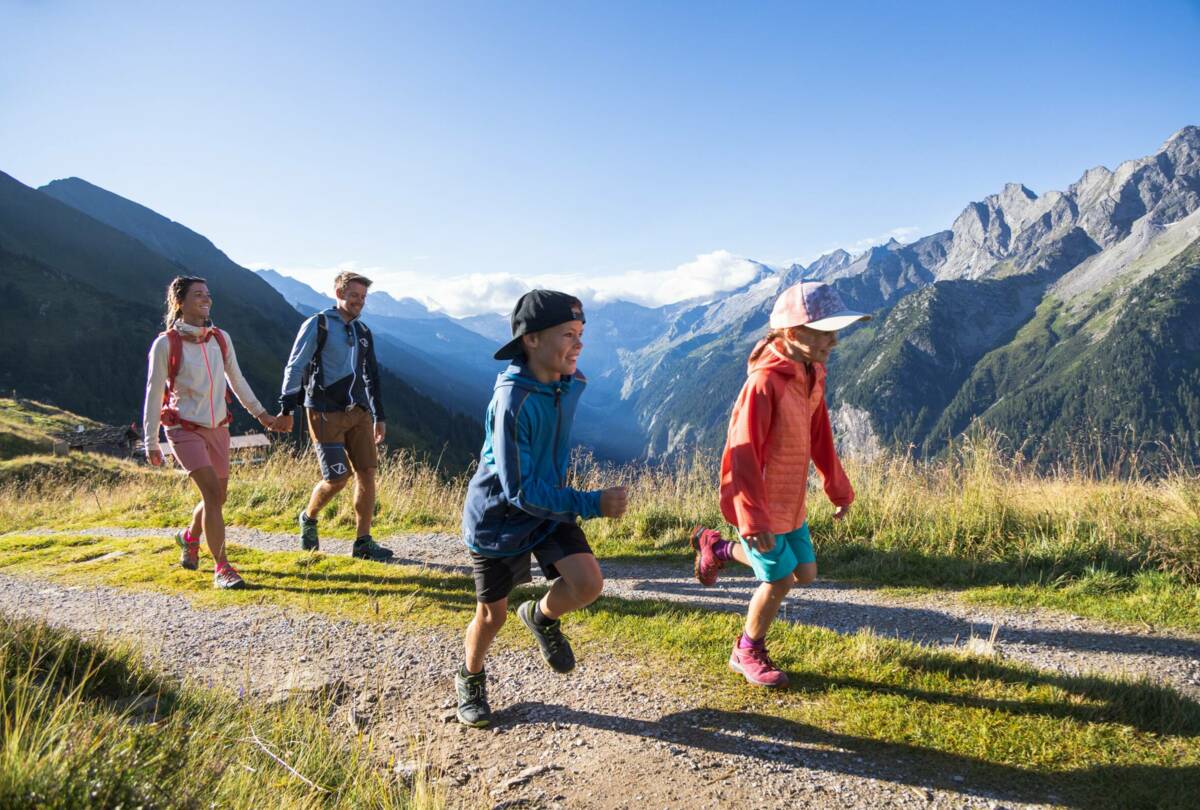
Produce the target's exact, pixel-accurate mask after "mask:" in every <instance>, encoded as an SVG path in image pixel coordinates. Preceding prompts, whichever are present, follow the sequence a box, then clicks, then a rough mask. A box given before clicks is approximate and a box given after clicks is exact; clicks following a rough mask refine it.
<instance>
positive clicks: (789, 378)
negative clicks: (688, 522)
mask: <svg viewBox="0 0 1200 810" xmlns="http://www.w3.org/2000/svg"><path fill="white" fill-rule="evenodd" d="M760 345H761V344H760ZM809 368H811V370H812V371H811V373H810V372H809V371H808V369H809ZM810 459H811V460H812V461H813V463H814V464H816V466H817V471H818V472H819V473H820V474H821V478H822V480H823V482H824V484H825V494H826V495H827V496H828V497H829V500H830V501H832V502H833V503H834V505H835V506H849V505H850V504H851V502H853V501H854V489H853V487H851V486H850V479H848V478H847V477H846V473H845V472H844V471H843V470H842V464H841V462H840V461H839V460H838V457H837V451H836V450H834V447H833V428H832V427H831V426H830V424H829V409H828V407H827V406H826V405H825V366H824V365H823V364H821V363H813V364H812V365H811V366H807V367H806V366H805V365H804V364H802V363H797V362H795V361H793V360H789V359H788V358H786V357H784V356H783V354H781V353H780V352H779V350H778V349H777V348H776V347H775V345H774V343H772V344H771V345H769V346H767V347H766V348H765V349H764V351H763V352H762V354H760V355H759V356H758V359H757V360H753V361H751V362H750V363H749V365H748V369H747V379H746V383H745V385H743V386H742V392H741V393H740V394H739V395H738V399H737V402H736V403H735V404H734V406H733V414H732V415H731V416H730V417H729V432H728V434H727V438H726V440H725V453H724V454H723V455H722V456H721V513H722V514H723V515H724V516H725V519H726V520H728V521H729V522H730V523H731V524H733V525H734V526H736V527H737V529H738V531H739V532H741V534H742V536H743V537H745V536H746V535H749V534H759V533H762V532H771V533H772V534H784V533H786V532H790V531H792V530H794V529H798V528H800V526H801V525H803V524H804V521H805V518H806V515H805V509H804V496H805V492H806V490H807V489H808V462H809V460H810Z"/></svg>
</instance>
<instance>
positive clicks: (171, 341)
mask: <svg viewBox="0 0 1200 810" xmlns="http://www.w3.org/2000/svg"><path fill="white" fill-rule="evenodd" d="M162 334H163V335H165V336H166V338H167V385H166V387H165V388H164V389H163V401H162V409H161V410H160V411H159V412H158V420H159V421H160V422H162V424H163V426H164V427H169V428H173V427H181V428H183V429H184V430H195V429H196V428H200V427H208V425H199V424H196V423H195V422H189V421H188V420H186V419H184V418H182V417H181V416H180V415H179V411H177V410H175V409H174V408H172V407H171V394H172V393H174V392H175V377H176V376H178V374H179V366H180V365H181V364H182V363H183V337H182V336H181V335H180V334H179V332H178V331H177V330H175V329H168V330H167V331H165V332H163V333H162ZM208 334H209V336H210V337H212V338H214V339H215V340H216V341H217V346H219V347H220V349H221V373H222V374H224V373H225V363H227V362H228V361H229V344H228V343H226V342H225V335H224V334H222V333H221V330H220V329H217V328H216V327H215V326H214V327H213V328H212V329H210V330H209V332H208ZM205 341H207V338H205ZM231 404H233V395H232V394H230V393H229V386H228V385H226V386H225V418H224V419H222V420H221V425H228V424H229V423H230V422H232V421H233V409H232V408H230V407H229V406H230V405H231Z"/></svg>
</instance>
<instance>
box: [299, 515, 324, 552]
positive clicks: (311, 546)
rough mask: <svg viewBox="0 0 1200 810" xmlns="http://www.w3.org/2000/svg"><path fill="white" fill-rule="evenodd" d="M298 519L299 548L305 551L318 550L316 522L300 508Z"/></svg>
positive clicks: (319, 546)
mask: <svg viewBox="0 0 1200 810" xmlns="http://www.w3.org/2000/svg"><path fill="white" fill-rule="evenodd" d="M297 519H298V520H299V521H300V548H302V549H304V550H305V551H318V550H319V549H320V548H321V538H319V537H317V522H316V521H315V520H310V519H309V517H308V515H306V514H304V510H303V509H301V510H300V515H299V517H298V518H297Z"/></svg>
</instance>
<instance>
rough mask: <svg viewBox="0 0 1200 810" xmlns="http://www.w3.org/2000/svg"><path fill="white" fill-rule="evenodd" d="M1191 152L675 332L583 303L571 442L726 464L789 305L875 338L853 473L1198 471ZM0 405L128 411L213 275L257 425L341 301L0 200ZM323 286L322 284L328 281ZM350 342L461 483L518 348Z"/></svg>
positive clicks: (858, 365) (717, 303)
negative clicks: (310, 319)
mask: <svg viewBox="0 0 1200 810" xmlns="http://www.w3.org/2000/svg"><path fill="white" fill-rule="evenodd" d="M1198 240H1200V128H1197V127H1194V126H1189V127H1185V128H1183V129H1182V130H1180V131H1179V132H1177V133H1175V134H1174V135H1172V136H1171V137H1170V138H1169V139H1168V140H1167V141H1166V142H1165V143H1164V144H1163V145H1162V147H1161V148H1160V149H1159V150H1158V151H1156V152H1155V153H1154V154H1152V155H1149V156H1147V157H1143V158H1139V159H1135V160H1129V161H1126V162H1124V163H1122V164H1121V165H1119V166H1118V167H1117V168H1116V169H1115V170H1109V169H1106V168H1104V167H1097V168H1093V169H1090V170H1088V171H1086V172H1084V173H1083V175H1082V176H1081V177H1080V179H1079V180H1078V181H1077V182H1076V183H1074V184H1072V185H1071V186H1069V187H1068V188H1067V189H1065V190H1063V191H1049V192H1046V193H1044V194H1042V195H1038V194H1036V193H1035V192H1034V191H1032V190H1030V189H1029V188H1028V187H1026V186H1024V185H1021V184H1017V183H1010V184H1008V185H1006V186H1005V187H1004V188H1003V189H1001V190H1000V191H999V192H998V193H996V194H993V195H990V196H988V197H985V198H984V199H983V200H981V201H978V202H972V203H969V204H968V205H967V206H966V207H965V208H964V209H963V211H962V213H961V214H960V215H959V216H958V217H957V218H956V219H955V220H954V222H953V223H951V225H950V227H949V228H948V229H946V230H942V231H938V232H935V233H932V234H930V235H928V236H925V237H922V238H920V239H917V240H915V241H913V242H911V243H907V244H902V243H900V242H898V241H896V240H891V241H889V242H888V243H887V244H884V245H879V246H877V247H873V248H870V249H869V250H866V251H864V252H863V253H861V254H860V255H857V256H853V255H851V254H849V253H848V252H846V251H844V250H836V251H833V252H831V253H828V254H826V255H824V256H821V257H820V258H818V259H817V260H815V261H813V262H812V263H810V264H808V265H807V266H804V265H801V264H793V265H791V266H789V267H772V266H770V265H768V264H765V263H754V268H755V272H754V274H753V276H752V278H751V279H750V280H749V281H748V282H747V283H745V284H743V285H742V286H740V287H738V288H736V289H732V290H728V291H724V292H721V293H717V294H714V295H711V296H707V297H705V298H702V299H693V300H687V301H682V302H678V303H674V304H670V305H668V306H663V307H647V306H642V305H639V304H634V303H630V302H625V301H608V302H599V303H598V302H589V303H588V305H587V307H586V311H587V317H588V324H587V329H586V335H585V340H584V342H585V345H586V348H585V352H584V356H583V359H582V361H581V368H582V369H583V370H584V371H585V373H586V374H587V375H588V377H589V379H590V381H591V385H590V387H589V391H588V394H587V396H586V397H585V398H584V399H583V401H582V403H581V409H580V412H579V415H578V418H577V421H576V429H575V436H576V438H577V439H578V440H580V441H581V442H583V443H584V444H586V445H589V446H590V447H591V448H592V449H593V450H594V451H595V452H596V453H597V455H599V456H600V457H602V458H607V459H612V460H618V461H628V460H657V459H664V458H671V457H673V456H675V455H678V454H680V453H687V452H690V451H692V450H693V449H700V450H702V451H706V452H710V453H711V452H714V451H716V450H719V448H720V447H721V444H722V443H723V440H724V433H725V425H726V422H727V419H728V415H729V409H730V407H731V405H732V402H733V399H734V398H735V397H736V395H737V392H738V389H739V388H740V386H741V383H742V381H743V380H744V377H745V360H746V356H747V354H748V353H749V350H750V348H751V347H752V346H753V344H754V343H755V341H756V340H758V339H759V337H761V335H762V334H763V333H764V332H765V329H766V324H767V318H768V314H769V312H770V308H771V305H772V303H773V302H774V299H775V298H776V296H777V295H778V294H779V292H780V291H781V290H783V289H785V288H786V287H788V286H790V285H791V284H794V283H796V282H797V281H799V280H801V279H820V280H824V281H827V282H829V283H830V284H832V285H833V286H834V287H835V288H836V289H837V290H838V291H839V292H840V293H841V295H842V296H843V298H845V300H846V301H847V303H848V304H849V305H850V306H852V307H855V308H858V309H861V310H863V311H865V312H870V313H872V314H873V316H874V317H873V320H872V321H871V322H869V323H867V324H865V325H861V326H858V327H855V328H852V329H850V330H847V331H846V332H844V333H843V334H842V336H841V341H842V342H841V345H840V346H839V347H838V348H837V350H836V351H835V352H834V354H833V358H832V360H831V363H830V387H829V399H830V405H831V409H832V412H833V417H834V421H835V425H836V428H837V432H838V435H839V439H840V441H841V443H842V445H843V449H844V450H847V451H851V452H873V451H875V450H877V449H878V448H881V447H890V448H900V449H906V450H911V451H912V452H913V453H915V454H918V455H931V454H936V453H938V452H940V451H941V450H942V449H943V448H944V447H945V446H946V443H947V441H948V440H950V439H951V438H953V437H956V436H959V435H961V434H963V433H964V432H965V431H968V430H970V429H972V427H979V426H983V427H988V428H992V429H995V430H997V431H999V432H1001V433H1003V434H1004V435H1006V436H1008V437H1009V439H1010V440H1011V441H1012V442H1013V444H1014V445H1018V446H1022V447H1024V448H1025V450H1026V452H1027V453H1029V454H1030V455H1037V456H1038V457H1040V458H1042V459H1045V460H1050V461H1053V460H1059V459H1061V458H1063V457H1065V456H1069V455H1070V454H1071V453H1072V452H1074V450H1075V449H1076V448H1078V446H1079V445H1080V443H1081V442H1084V441H1087V442H1092V443H1101V444H1103V443H1108V444H1109V445H1111V446H1112V447H1114V448H1117V449H1120V448H1121V447H1130V446H1132V444H1134V443H1145V442H1151V443H1158V444H1160V445H1163V446H1169V447H1170V449H1171V451H1172V452H1173V453H1175V454H1176V455H1177V456H1184V457H1186V458H1189V459H1191V460H1193V461H1196V460H1200V438H1198V437H1200V317H1198V316H1200V290H1198V287H1200V278H1198V277H1200V241H1198ZM0 271H2V273H0V293H3V296H2V298H3V303H2V304H0V306H2V307H3V312H4V318H5V324H6V327H7V326H9V325H11V326H12V327H13V328H6V329H5V330H4V336H3V337H0V341H2V343H0V348H6V349H8V351H5V352H4V353H3V355H2V357H3V359H0V387H3V388H14V387H15V388H17V389H19V390H21V391H22V392H27V393H28V394H29V395H30V396H35V397H37V398H40V399H45V400H47V401H50V402H54V403H55V404H59V405H62V406H64V407H68V408H70V409H72V410H76V411H79V412H81V413H84V414H87V415H89V416H94V417H97V418H104V419H110V420H111V419H127V418H128V416H129V414H131V413H136V411H137V408H138V407H140V396H141V386H142V379H143V376H142V375H143V374H144V370H143V368H142V363H144V352H145V347H146V346H147V345H148V344H149V342H150V340H151V339H152V338H153V335H154V334H155V333H156V332H157V331H158V329H159V319H160V317H161V315H160V312H161V306H162V304H161V300H160V299H161V296H162V290H163V288H164V287H165V284H166V281H167V279H169V278H170V277H171V276H172V275H175V274H177V273H179V272H193V273H198V274H201V275H204V276H205V277H207V278H208V279H209V280H210V282H211V283H212V285H213V287H214V289H215V291H216V292H217V294H218V307H219V308H218V309H217V310H215V311H216V312H218V313H219V322H220V323H221V325H222V326H226V327H228V328H229V329H230V331H231V332H233V333H234V335H235V338H239V336H241V335H253V336H254V339H253V340H249V341H248V340H246V339H245V338H244V337H240V338H239V340H238V349H239V356H240V357H241V358H242V360H243V365H244V366H245V367H246V371H247V376H248V377H249V378H250V380H251V383H252V384H253V385H254V386H255V389H256V390H257V391H259V392H260V396H262V397H263V399H264V401H268V400H272V399H273V397H272V396H267V395H268V394H270V393H271V392H273V391H274V389H275V387H276V386H277V384H278V374H279V368H280V367H281V364H282V362H283V358H285V357H286V354H287V351H288V348H289V347H290V342H291V339H292V336H293V335H294V333H295V329H296V326H297V325H298V323H299V321H300V319H301V318H302V317H303V316H305V315H307V314H310V313H312V312H313V311H315V310H317V309H319V308H324V307H326V306H329V304H330V303H331V302H332V299H331V298H330V297H329V295H327V294H325V293H321V292H318V291H317V290H314V289H312V288H310V287H308V286H307V285H305V284H302V283H301V282H299V281H296V280H295V279H291V278H289V277H287V276H285V275H282V274H280V273H278V272H275V271H273V270H261V271H258V272H257V273H254V272H251V271H249V270H247V269H246V268H244V267H240V266H239V265H237V264H236V263H234V262H233V261H232V260H230V259H229V258H228V257H227V256H226V255H225V254H224V253H222V252H221V251H220V250H219V249H218V248H217V247H216V246H215V245H213V244H212V242H210V241H209V240H208V239H207V238H205V237H203V236H201V235H200V234H197V233H195V232H193V231H191V230H189V229H187V228H186V227H184V226H183V225H180V224H178V223H175V222H172V221H171V220H169V219H167V218H165V217H163V216H161V215H159V214H157V213H155V212H154V211H151V210H150V209H148V208H145V207H144V206H141V205H139V204H137V203H135V202H132V201H130V200H126V199H124V198H122V197H119V196H117V195H115V194H112V193H111V192H108V191H105V190H103V189H100V188H98V187H96V186H93V185H91V184H89V183H86V182H85V181H83V180H79V179H78V178H71V179H68V180H57V181H54V182H53V183H50V184H49V185H47V186H44V187H43V188H41V189H37V190H35V189H31V188H28V187H26V186H23V185H22V184H20V183H18V182H17V181H15V180H13V179H12V178H11V177H8V176H7V175H3V174H0ZM331 281H332V279H331ZM364 319H365V320H366V321H367V323H368V324H369V325H370V326H371V328H372V329H373V330H374V331H375V334H376V337H377V345H378V350H379V358H380V361H381V363H382V365H383V366H384V367H385V368H386V369H387V372H388V378H387V380H386V383H385V391H387V392H388V399H389V412H390V413H392V414H395V415H396V417H394V419H393V420H391V421H392V424H391V425H390V429H392V430H394V431H395V433H396V436H395V438H396V440H398V441H400V442H401V443H404V444H407V445H409V446H412V447H415V448H418V449H420V450H423V451H426V452H441V448H445V449H446V450H447V451H448V454H449V456H450V457H452V458H453V459H454V460H455V462H456V463H467V461H468V460H469V458H470V457H472V456H473V455H474V454H475V453H476V452H477V451H478V443H479V437H480V435H481V427H480V425H479V421H478V420H479V418H480V417H481V416H482V414H483V409H484V407H485V406H486V403H487V401H488V398H489V397H490V395H491V389H492V385H493V383H494V381H495V378H496V374H497V373H498V372H499V371H500V370H501V369H502V364H500V363H497V362H496V361H494V360H492V357H491V356H492V352H493V351H494V350H495V348H496V346H497V345H499V344H500V343H502V342H504V340H506V338H507V336H508V324H507V319H506V318H505V317H503V316H501V315H490V314H489V315H478V316H473V317H469V318H461V319H458V318H453V317H450V316H449V315H447V314H446V313H443V312H437V311H431V310H430V309H428V308H427V307H426V306H424V305H423V304H422V303H421V302H420V301H418V300H416V299H415V298H410V297H400V298H397V297H393V296H392V295H389V294H388V293H387V292H385V291H382V290H375V291H373V292H372V293H371V294H370V296H369V297H368V302H367V309H366V312H365V314H364Z"/></svg>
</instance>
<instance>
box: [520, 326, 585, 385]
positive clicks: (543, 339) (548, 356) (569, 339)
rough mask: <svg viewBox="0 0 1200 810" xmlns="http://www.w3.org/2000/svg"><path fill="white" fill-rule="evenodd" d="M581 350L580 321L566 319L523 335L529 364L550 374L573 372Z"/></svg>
mask: <svg viewBox="0 0 1200 810" xmlns="http://www.w3.org/2000/svg"><path fill="white" fill-rule="evenodd" d="M582 351H583V324H582V323H581V322H580V321H567V322H566V323H562V324H559V325H558V326H551V327H550V328H549V329H543V330H542V331H540V332H534V333H533V334H532V335H526V337H525V354H526V356H527V357H528V358H529V365H530V366H531V367H533V368H534V369H540V370H543V371H546V372H548V373H551V374H556V375H567V374H574V373H575V365H576V363H577V362H578V361H579V353H580V352H582Z"/></svg>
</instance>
